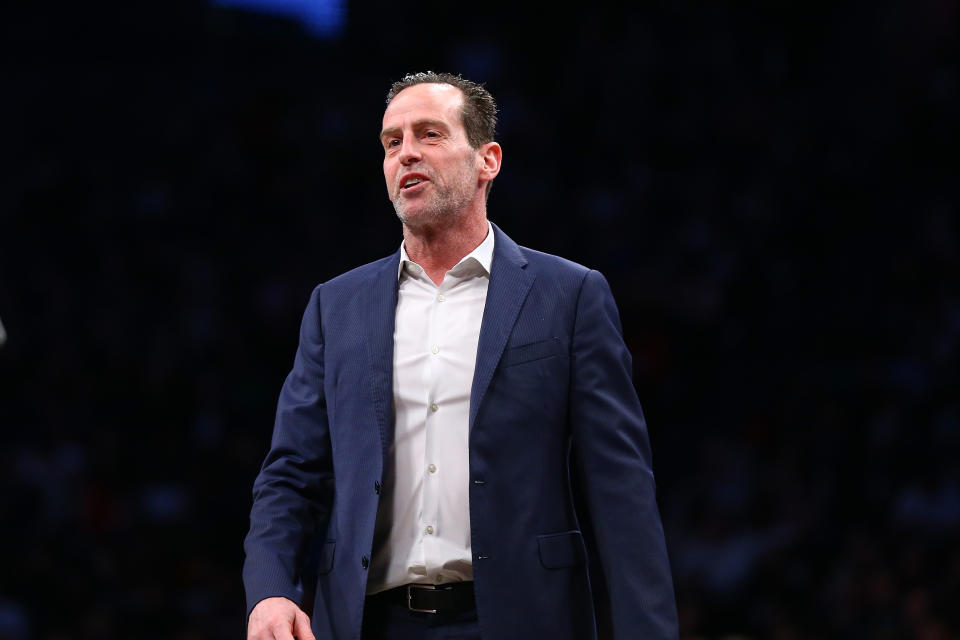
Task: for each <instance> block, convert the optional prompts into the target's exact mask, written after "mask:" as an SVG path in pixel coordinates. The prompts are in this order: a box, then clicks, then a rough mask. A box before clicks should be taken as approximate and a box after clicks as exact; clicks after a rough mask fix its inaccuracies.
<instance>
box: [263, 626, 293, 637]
mask: <svg viewBox="0 0 960 640" xmlns="http://www.w3.org/2000/svg"><path fill="white" fill-rule="evenodd" d="M291 627H293V625H292V624H290V623H289V622H284V623H283V624H276V625H274V626H272V627H270V631H272V632H273V635H272V636H268V637H269V638H272V639H273V640H293V633H291V631H292V629H291Z"/></svg>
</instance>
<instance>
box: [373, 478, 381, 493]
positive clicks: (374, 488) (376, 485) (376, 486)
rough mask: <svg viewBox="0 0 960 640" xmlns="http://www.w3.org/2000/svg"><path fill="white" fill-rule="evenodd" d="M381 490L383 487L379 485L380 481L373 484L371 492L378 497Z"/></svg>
mask: <svg viewBox="0 0 960 640" xmlns="http://www.w3.org/2000/svg"><path fill="white" fill-rule="evenodd" d="M381 488H383V485H382V484H380V481H379V480H377V481H376V482H374V483H373V490H374V491H376V492H377V495H380V489H381Z"/></svg>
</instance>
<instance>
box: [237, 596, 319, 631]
mask: <svg viewBox="0 0 960 640" xmlns="http://www.w3.org/2000/svg"><path fill="white" fill-rule="evenodd" d="M294 638H297V640H317V639H316V637H315V636H314V635H313V632H312V631H310V618H309V617H308V616H307V614H305V613H304V612H303V611H301V610H300V607H298V606H297V605H296V603H294V602H293V601H292V600H287V599H286V598H280V597H276V598H264V599H263V600H261V601H260V602H258V603H257V606H255V607H254V608H253V611H251V612H250V621H249V622H248V623H247V640H293V639H294Z"/></svg>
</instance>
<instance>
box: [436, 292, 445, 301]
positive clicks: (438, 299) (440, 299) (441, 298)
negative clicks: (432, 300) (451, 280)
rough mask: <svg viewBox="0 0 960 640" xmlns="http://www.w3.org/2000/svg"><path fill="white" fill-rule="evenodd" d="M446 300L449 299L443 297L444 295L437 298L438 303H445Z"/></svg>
mask: <svg viewBox="0 0 960 640" xmlns="http://www.w3.org/2000/svg"><path fill="white" fill-rule="evenodd" d="M446 299H447V297H446V296H445V295H443V294H442V293H441V294H440V295H438V296H437V302H443V301H444V300H446Z"/></svg>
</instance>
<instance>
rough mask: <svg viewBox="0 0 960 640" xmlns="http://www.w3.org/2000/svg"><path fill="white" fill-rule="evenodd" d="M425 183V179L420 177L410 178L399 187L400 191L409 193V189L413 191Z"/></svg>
mask: <svg viewBox="0 0 960 640" xmlns="http://www.w3.org/2000/svg"><path fill="white" fill-rule="evenodd" d="M425 182H427V179H426V178H424V177H422V176H410V177H409V178H407V179H406V180H404V181H403V184H401V185H400V190H401V191H409V190H410V189H414V188H416V187H417V186H419V185H421V184H424V183H425Z"/></svg>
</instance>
